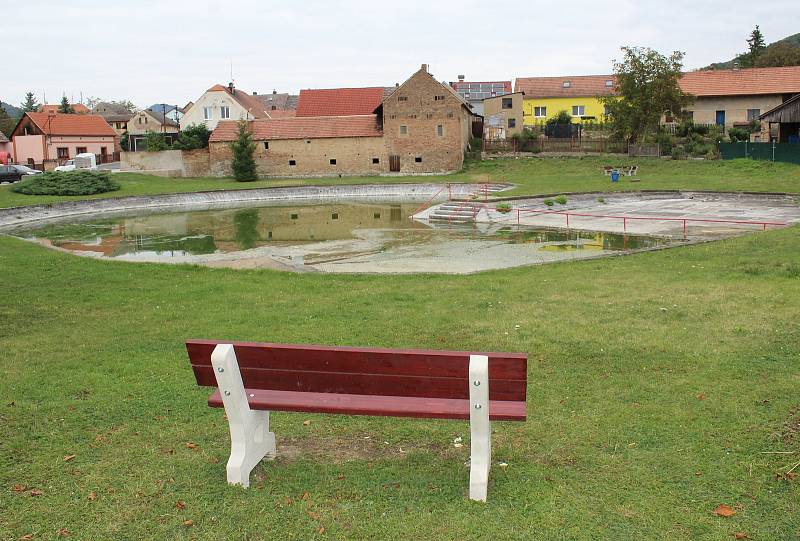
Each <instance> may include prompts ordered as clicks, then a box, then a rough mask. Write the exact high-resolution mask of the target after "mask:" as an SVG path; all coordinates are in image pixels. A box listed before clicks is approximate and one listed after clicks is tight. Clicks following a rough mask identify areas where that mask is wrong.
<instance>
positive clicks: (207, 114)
mask: <svg viewBox="0 0 800 541" xmlns="http://www.w3.org/2000/svg"><path fill="white" fill-rule="evenodd" d="M212 118H213V107H203V120H211V119H212Z"/></svg>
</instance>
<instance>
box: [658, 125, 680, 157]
mask: <svg viewBox="0 0 800 541" xmlns="http://www.w3.org/2000/svg"><path fill="white" fill-rule="evenodd" d="M656 142H657V143H658V148H659V149H660V150H661V155H662V156H668V155H669V154H672V147H673V146H674V145H675V139H674V138H673V137H672V135H670V134H669V133H667V132H664V131H662V132H659V134H658V136H657V137H656Z"/></svg>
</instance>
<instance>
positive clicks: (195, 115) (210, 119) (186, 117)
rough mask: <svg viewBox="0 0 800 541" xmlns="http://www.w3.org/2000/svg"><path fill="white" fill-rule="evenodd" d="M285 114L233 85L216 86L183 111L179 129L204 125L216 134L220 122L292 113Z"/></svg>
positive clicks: (257, 96) (286, 114) (289, 114)
mask: <svg viewBox="0 0 800 541" xmlns="http://www.w3.org/2000/svg"><path fill="white" fill-rule="evenodd" d="M287 101H288V98H287ZM275 111H281V112H277V113H276V112H275ZM283 111H286V109H278V108H277V107H276V109H272V106H271V105H267V103H265V102H264V101H263V100H262V99H261V98H260V97H259V95H258V94H256V93H253V94H250V93H248V92H245V91H244V90H240V89H238V88H236V87H235V86H234V84H233V83H229V84H228V86H222V85H214V86H212V87H211V88H209V89H208V90H206V91H205V92H204V93H203V95H202V96H200V97H199V98H197V101H195V102H194V103H192V105H191V106H189V107H188V108H187V109H186V110H185V111H184V114H183V116H182V117H181V119H180V128H181V130H185V129H186V128H188V127H189V126H192V125H194V124H204V125H205V126H206V127H207V128H208V129H209V130H211V131H213V130H214V128H216V127H217V123H218V122H220V121H221V120H255V119H258V118H273V116H274V117H284V116H291V114H292V113H286V112H283ZM270 113H272V114H270Z"/></svg>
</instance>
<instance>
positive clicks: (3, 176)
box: [0, 165, 23, 182]
mask: <svg viewBox="0 0 800 541" xmlns="http://www.w3.org/2000/svg"><path fill="white" fill-rule="evenodd" d="M22 176H23V175H22V173H20V172H19V171H17V168H16V167H15V166H13V165H0V182H17V181H18V180H21V179H22Z"/></svg>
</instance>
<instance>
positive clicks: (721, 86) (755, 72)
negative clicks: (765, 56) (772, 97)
mask: <svg viewBox="0 0 800 541" xmlns="http://www.w3.org/2000/svg"><path fill="white" fill-rule="evenodd" d="M680 86H681V89H682V90H683V91H684V92H686V93H688V94H694V95H695V96H741V95H752V94H794V93H797V92H800V66H789V67H783V68H749V69H738V70H713V71H711V70H709V71H691V72H689V73H684V74H683V77H681V80H680Z"/></svg>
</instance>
